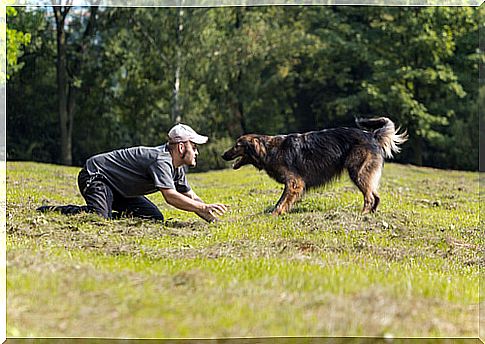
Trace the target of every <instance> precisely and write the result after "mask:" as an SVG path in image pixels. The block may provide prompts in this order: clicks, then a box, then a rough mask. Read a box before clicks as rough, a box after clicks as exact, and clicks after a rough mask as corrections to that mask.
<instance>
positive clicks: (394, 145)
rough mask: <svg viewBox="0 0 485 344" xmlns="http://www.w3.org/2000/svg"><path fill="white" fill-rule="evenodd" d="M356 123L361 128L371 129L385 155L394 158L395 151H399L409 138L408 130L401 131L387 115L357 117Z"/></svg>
mask: <svg viewBox="0 0 485 344" xmlns="http://www.w3.org/2000/svg"><path fill="white" fill-rule="evenodd" d="M355 123H356V124H357V126H358V127H359V128H362V129H365V130H371V131H372V132H373V134H374V137H375V138H376V140H377V142H379V145H380V146H381V147H382V151H383V154H384V157H386V158H392V157H393V155H392V154H393V153H399V152H400V151H401V148H400V147H399V145H401V144H403V143H404V142H406V141H407V139H408V134H407V132H406V131H404V132H403V133H399V128H397V129H396V128H395V127H394V123H393V122H392V121H391V120H390V119H389V118H387V117H378V118H356V119H355Z"/></svg>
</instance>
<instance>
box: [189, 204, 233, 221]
mask: <svg viewBox="0 0 485 344" xmlns="http://www.w3.org/2000/svg"><path fill="white" fill-rule="evenodd" d="M226 211H227V207H226V206H225V205H224V204H220V203H214V204H205V206H204V207H202V209H201V210H200V211H197V212H196V214H197V215H199V216H200V217H201V218H203V219H204V220H206V221H207V222H215V221H217V220H218V216H222V215H224V213H225V212H226Z"/></svg>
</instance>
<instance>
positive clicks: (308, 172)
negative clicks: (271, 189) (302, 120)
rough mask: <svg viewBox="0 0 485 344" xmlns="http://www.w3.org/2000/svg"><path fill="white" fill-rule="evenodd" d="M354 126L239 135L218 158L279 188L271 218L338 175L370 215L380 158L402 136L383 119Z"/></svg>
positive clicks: (376, 197)
mask: <svg viewBox="0 0 485 344" xmlns="http://www.w3.org/2000/svg"><path fill="white" fill-rule="evenodd" d="M356 123H357V126H358V127H359V128H333V129H324V130H320V131H311V132H307V133H303V134H289V135H277V136H268V135H256V134H247V135H243V136H241V137H239V138H238V139H237V141H236V144H235V145H234V146H233V147H231V148H229V149H228V150H227V151H226V152H225V153H224V154H223V155H222V158H223V159H224V160H227V161H229V160H234V159H236V158H239V159H238V160H236V162H235V163H234V165H233V168H234V169H238V168H240V167H241V166H243V165H247V164H251V165H253V166H255V167H256V168H258V169H259V170H265V171H266V172H267V173H268V175H269V176H270V177H271V178H273V179H275V180H276V181H277V182H279V183H282V184H284V185H285V189H284V191H283V194H282V195H281V198H280V199H279V201H278V203H277V204H276V207H275V209H274V211H273V214H274V215H280V214H283V213H285V212H287V211H289V210H290V209H291V207H292V206H293V204H294V203H295V202H296V201H297V200H298V199H300V198H301V196H302V195H303V193H304V192H305V190H306V189H308V188H312V187H316V186H320V185H323V184H326V183H328V182H330V181H331V180H332V179H334V178H336V177H338V176H340V174H341V173H342V172H343V171H344V170H347V171H348V172H349V176H350V179H351V180H352V181H353V182H354V183H355V185H357V187H358V188H359V190H360V191H361V192H362V194H363V195H364V207H363V209H362V212H363V213H368V212H374V211H376V210H377V206H378V205H379V201H380V198H379V195H378V193H377V188H378V185H379V180H380V178H381V172H382V167H383V165H384V158H392V156H393V153H398V152H399V151H400V148H399V145H400V144H402V143H404V142H405V141H406V140H407V135H406V133H402V134H399V133H398V131H399V130H396V129H395V126H394V123H393V122H392V121H391V120H390V119H388V118H386V117H379V118H371V119H356Z"/></svg>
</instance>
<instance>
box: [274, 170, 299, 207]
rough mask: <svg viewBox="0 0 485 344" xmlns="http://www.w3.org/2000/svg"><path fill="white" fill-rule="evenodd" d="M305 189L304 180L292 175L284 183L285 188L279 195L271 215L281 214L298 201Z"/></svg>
mask: <svg viewBox="0 0 485 344" xmlns="http://www.w3.org/2000/svg"><path fill="white" fill-rule="evenodd" d="M304 191H305V182H304V181H303V179H302V178H300V177H297V176H293V177H291V178H289V179H288V180H287V182H286V183H285V190H284V191H283V194H282V195H281V197H280V199H279V201H278V203H276V207H275V209H274V210H273V213H272V214H273V215H281V214H284V213H286V212H288V211H289V210H290V209H291V208H292V207H293V204H295V202H296V201H298V200H299V199H300V198H301V196H302V195H303V192H304Z"/></svg>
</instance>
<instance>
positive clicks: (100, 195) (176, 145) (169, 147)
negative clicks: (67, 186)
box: [37, 124, 227, 222]
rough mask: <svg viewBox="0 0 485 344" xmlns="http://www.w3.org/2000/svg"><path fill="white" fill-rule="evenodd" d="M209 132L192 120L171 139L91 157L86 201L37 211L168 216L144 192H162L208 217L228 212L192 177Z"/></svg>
mask: <svg viewBox="0 0 485 344" xmlns="http://www.w3.org/2000/svg"><path fill="white" fill-rule="evenodd" d="M207 139H208V138H207V136H202V135H199V134H197V133H196V132H195V131H194V130H193V129H192V128H190V127H189V126H188V125H184V124H177V125H175V126H174V127H173V128H172V129H171V130H170V131H169V133H168V142H167V143H166V144H164V145H161V146H158V147H143V146H140V147H132V148H125V149H118V150H114V151H112V152H108V153H103V154H98V155H95V156H93V157H91V158H89V159H88V160H87V161H86V164H85V166H84V167H83V168H82V169H81V171H80V172H79V176H78V186H79V190H80V191H81V195H82V196H83V197H84V199H85V200H86V206H75V205H66V206H42V207H40V208H38V209H37V210H38V211H42V212H45V211H50V210H53V211H60V212H61V213H63V214H76V213H79V212H81V211H86V212H95V213H97V214H99V215H101V216H102V217H104V218H109V219H110V218H112V217H113V211H116V212H119V213H124V214H126V215H128V216H136V217H142V218H148V219H155V220H161V221H163V215H162V213H161V212H160V210H159V209H158V207H157V206H156V205H155V204H153V203H152V202H151V201H150V200H148V199H147V198H146V197H145V195H148V194H151V193H154V192H157V191H160V192H161V193H162V195H163V197H164V199H165V201H167V203H168V204H170V205H172V206H174V207H176V208H178V209H181V210H185V211H190V212H194V213H195V214H197V215H199V216H200V217H201V218H203V219H204V220H206V221H208V222H212V221H215V220H216V219H217V217H218V216H219V215H223V214H224V213H225V212H226V211H227V207H226V206H225V205H224V204H219V203H214V204H206V203H204V202H203V201H202V200H201V199H200V198H199V197H198V196H197V195H196V193H195V192H194V191H193V190H192V188H191V187H190V185H189V183H188V182H187V178H186V172H187V169H188V167H189V166H191V167H194V166H195V165H196V163H197V161H196V159H197V155H198V154H199V152H198V150H197V145H198V144H203V143H206V142H207Z"/></svg>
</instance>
